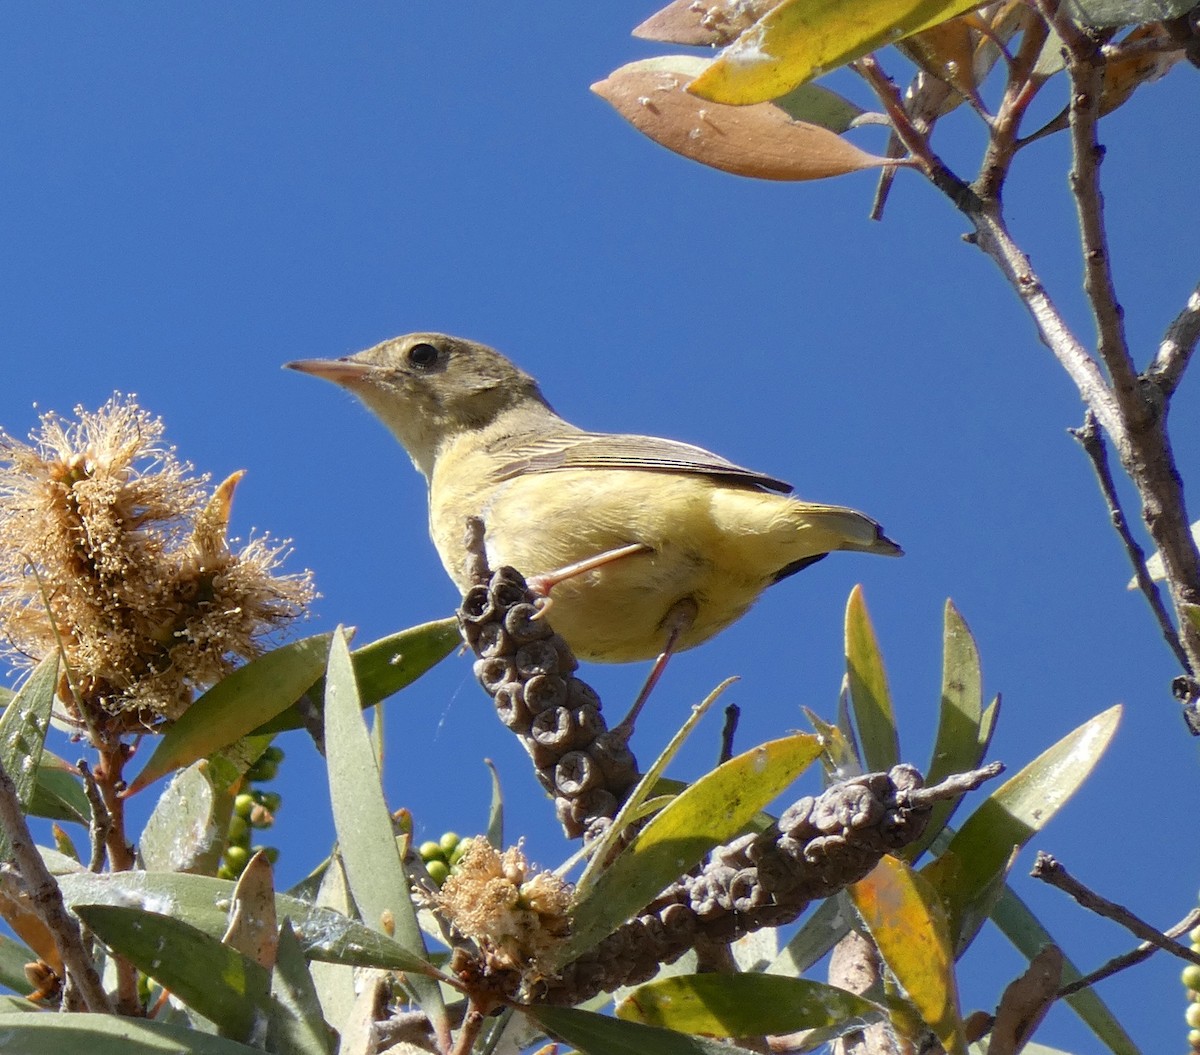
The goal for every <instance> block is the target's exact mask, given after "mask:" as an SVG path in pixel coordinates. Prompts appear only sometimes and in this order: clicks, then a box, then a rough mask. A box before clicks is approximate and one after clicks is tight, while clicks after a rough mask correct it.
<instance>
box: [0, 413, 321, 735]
mask: <svg viewBox="0 0 1200 1055" xmlns="http://www.w3.org/2000/svg"><path fill="white" fill-rule="evenodd" d="M75 413H76V417H77V420H76V421H73V422H66V421H63V420H62V419H61V418H59V417H58V416H57V415H56V414H53V413H51V414H45V415H43V416H42V419H41V422H42V424H41V428H40V429H39V430H36V431H35V432H33V433H32V434H31V435H30V440H31V441H32V443H31V444H25V443H21V442H20V441H18V440H14V439H13V438H12V437H10V436H8V435H7V434H6V433H4V432H2V431H0V638H2V639H3V642H2V643H3V644H6V645H7V647H8V651H9V652H10V653H12V654H14V655H16V656H18V657H20V660H21V661H22V662H23V663H24V664H26V665H32V664H34V663H36V662H37V661H39V660H40V659H41V658H42V657H44V656H46V655H47V654H49V653H50V652H52V651H53V650H54V649H56V648H58V647H59V646H60V645H61V647H62V650H63V659H64V661H65V665H66V667H67V671H68V677H65V678H64V679H63V682H62V685H61V687H60V695H63V697H64V700H65V702H66V703H67V704H68V706H69V707H71V708H72V709H73V710H75V711H77V712H79V711H86V712H87V713H86V715H80V716H81V717H84V716H86V717H87V718H88V720H89V721H101V720H103V721H106V722H107V723H108V725H109V727H110V728H112V729H113V731H117V732H119V731H120V730H121V729H122V728H130V729H133V728H143V727H147V726H153V725H154V724H156V723H157V722H158V721H160V720H161V719H162V718H168V719H169V718H174V717H177V716H178V715H179V714H180V713H181V712H182V711H183V710H184V709H185V708H186V707H187V706H188V704H189V703H190V702H191V700H192V699H193V698H194V696H195V693H196V692H197V691H201V690H203V689H205V688H207V687H208V686H210V685H212V684H213V683H215V682H216V681H218V680H219V679H220V678H221V677H223V676H224V675H225V674H227V673H228V672H229V671H230V670H232V669H233V667H234V666H235V665H236V663H237V660H238V659H239V658H248V657H251V656H255V655H257V654H259V653H260V652H261V651H262V638H263V637H264V635H266V634H268V633H269V632H271V631H273V630H276V629H278V628H281V627H283V626H285V625H286V624H287V623H289V622H290V621H292V620H293V619H295V618H296V617H298V616H299V615H301V614H303V612H304V609H305V607H306V606H307V605H308V604H309V603H310V602H311V601H312V599H313V597H314V596H315V593H314V590H313V586H312V582H311V576H310V575H309V574H308V573H305V574H303V575H276V574H275V570H276V568H277V567H278V565H279V563H280V561H281V559H282V555H283V552H284V545H283V544H278V543H273V542H271V541H270V540H269V539H267V538H263V537H260V538H254V539H251V540H250V541H249V542H248V543H247V544H246V545H244V546H243V547H242V548H241V549H240V550H238V551H237V552H234V551H233V550H231V549H230V546H229V543H228V541H227V539H226V529H227V528H228V524H229V505H230V501H231V499H232V497H233V490H234V487H235V486H236V484H237V481H238V480H239V479H240V478H241V475H242V474H241V473H235V474H234V475H233V476H231V477H230V478H229V479H228V480H226V481H225V483H223V484H222V485H221V486H220V487H219V488H217V490H216V492H215V493H214V494H213V495H212V497H211V498H206V495H205V490H204V485H205V484H206V483H207V477H195V476H192V475H190V474H191V472H192V467H191V466H190V465H188V464H186V463H181V462H180V461H179V460H178V459H177V458H176V457H175V452H174V450H173V449H172V448H169V447H165V446H163V444H162V434H163V425H162V422H161V420H160V419H158V418H154V417H152V416H151V415H150V414H148V413H147V412H146V411H145V410H142V409H141V408H140V407H139V406H138V405H137V404H136V402H134V400H133V399H132V398H123V397H121V396H114V397H113V398H112V399H110V400H109V401H108V402H107V403H106V404H105V405H104V406H103V407H101V408H100V409H99V410H98V411H96V412H94V413H92V412H88V411H85V410H83V409H82V408H79V407H77V408H76V411H75ZM118 716H119V717H118ZM114 726H115V728H114Z"/></svg>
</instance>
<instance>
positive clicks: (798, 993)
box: [616, 974, 887, 1037]
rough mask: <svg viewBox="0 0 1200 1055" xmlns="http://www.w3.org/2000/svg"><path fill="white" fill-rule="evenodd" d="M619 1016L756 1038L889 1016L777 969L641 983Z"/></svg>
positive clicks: (844, 1027) (841, 1027)
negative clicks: (763, 972)
mask: <svg viewBox="0 0 1200 1055" xmlns="http://www.w3.org/2000/svg"><path fill="white" fill-rule="evenodd" d="M616 1013H617V1016H618V1017H619V1018H623V1019H625V1020H627V1021H631V1022H642V1023H644V1024H645V1025H647V1026H662V1027H664V1028H666V1029H675V1030H678V1031H679V1032H681V1033H704V1034H706V1035H708V1036H714V1037H752V1036H762V1035H765V1034H772V1033H793V1032H795V1031H797V1030H801V1029H830V1028H833V1029H835V1030H836V1032H835V1033H834V1035H835V1036H840V1035H841V1034H842V1033H846V1032H849V1031H850V1030H852V1029H861V1028H862V1027H863V1026H866V1025H869V1024H870V1023H872V1022H876V1021H878V1020H880V1019H883V1018H886V1017H887V1011H886V1010H885V1009H884V1008H882V1007H880V1006H879V1005H878V1004H875V1003H872V1002H871V1001H870V1000H866V999H864V998H863V997H861V996H857V995H855V994H854V993H848V992H846V991H845V990H844V989H837V988H835V987H834V986H831V985H825V984H824V983H822V982H813V981H809V980H808V979H804V978H785V977H784V976H782V975H776V974H686V975H676V976H675V977H673V978H662V979H658V980H655V981H653V982H648V983H647V984H646V985H643V986H639V987H638V988H637V989H636V990H634V992H633V993H632V994H631V995H630V996H628V997H626V998H625V999H623V1000H622V1001H621V1002H620V1003H619V1004H617V1007H616Z"/></svg>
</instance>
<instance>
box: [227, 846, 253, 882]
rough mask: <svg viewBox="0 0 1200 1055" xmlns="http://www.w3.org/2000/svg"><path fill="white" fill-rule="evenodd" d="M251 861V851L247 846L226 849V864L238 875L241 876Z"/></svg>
mask: <svg viewBox="0 0 1200 1055" xmlns="http://www.w3.org/2000/svg"><path fill="white" fill-rule="evenodd" d="M249 860H250V851H249V850H248V849H247V848H246V847H245V846H228V847H226V848H225V863H226V864H227V865H228V866H229V867H230V868H231V869H233V871H234V873H235V874H236V875H241V874H242V870H243V869H244V868H245V867H246V862H247V861H249Z"/></svg>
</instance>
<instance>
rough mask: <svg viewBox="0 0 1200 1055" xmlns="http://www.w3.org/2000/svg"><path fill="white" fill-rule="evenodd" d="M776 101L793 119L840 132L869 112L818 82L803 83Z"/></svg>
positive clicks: (846, 129) (847, 129)
mask: <svg viewBox="0 0 1200 1055" xmlns="http://www.w3.org/2000/svg"><path fill="white" fill-rule="evenodd" d="M773 102H774V105H775V106H778V107H779V108H780V109H781V110H782V111H783V112H784V113H785V114H787V115H788V117H790V118H791V119H792V120H793V121H805V122H807V123H808V124H812V125H820V126H821V127H822V128H827V129H829V131H830V132H834V133H836V134H837V135H841V134H842V133H843V132H847V131H849V130H850V128H851V127H852V126H853V124H854V121H855V119H856V118H859V117H861V116H862V115H863V114H864V113H866V111H865V110H864V109H863V108H862V107H861V106H859V105H858V104H857V103H852V102H851V101H850V100H849V99H847V98H845V97H844V96H841V95H838V93H837V92H833V91H830V90H829V89H828V88H824V87H822V86H821V85H819V84H802V85H800V87H799V88H793V89H792V90H791V91H790V92H788V93H787V95H781V96H780V97H779V98H778V99H775V100H773Z"/></svg>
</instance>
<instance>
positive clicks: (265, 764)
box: [246, 757, 279, 784]
mask: <svg viewBox="0 0 1200 1055" xmlns="http://www.w3.org/2000/svg"><path fill="white" fill-rule="evenodd" d="M278 775H279V763H278V762H276V761H275V760H274V759H273V758H266V757H264V758H260V759H259V760H258V761H257V762H255V763H254V765H252V766H251V767H250V768H249V769H247V770H246V779H247V780H249V781H252V782H253V783H255V784H265V783H266V782H267V781H268V780H274V779H275V778H276V777H277V776H278Z"/></svg>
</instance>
